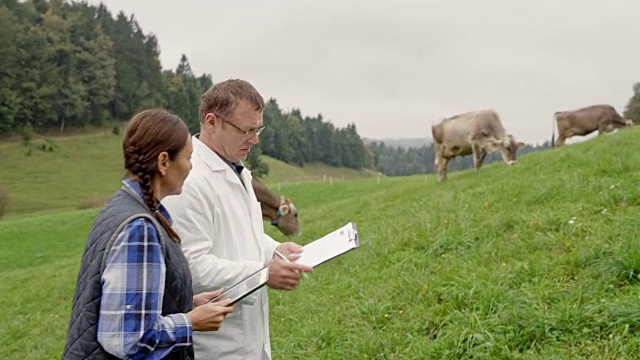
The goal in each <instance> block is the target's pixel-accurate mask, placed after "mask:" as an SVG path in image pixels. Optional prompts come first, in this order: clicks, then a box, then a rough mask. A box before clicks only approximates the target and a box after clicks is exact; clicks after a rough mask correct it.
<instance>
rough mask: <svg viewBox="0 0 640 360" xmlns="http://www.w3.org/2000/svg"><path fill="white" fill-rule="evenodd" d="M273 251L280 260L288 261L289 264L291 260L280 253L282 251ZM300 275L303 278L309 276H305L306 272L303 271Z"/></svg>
mask: <svg viewBox="0 0 640 360" xmlns="http://www.w3.org/2000/svg"><path fill="white" fill-rule="evenodd" d="M273 253H274V254H276V255H277V256H278V257H279V258H280V259H282V260H284V261H286V262H288V263H289V264H291V261H290V260H289V259H287V257H286V256H284V255H282V253H281V252H280V251H278V250H273ZM302 276H304V278H305V279H308V278H309V276H307V273H305V272H303V273H302Z"/></svg>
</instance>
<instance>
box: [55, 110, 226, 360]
mask: <svg viewBox="0 0 640 360" xmlns="http://www.w3.org/2000/svg"><path fill="white" fill-rule="evenodd" d="M122 147H123V152H124V162H125V168H126V169H127V170H128V172H129V176H128V177H127V178H126V179H124V180H123V185H122V188H121V189H120V190H118V191H117V192H116V193H115V194H114V195H113V197H112V198H111V199H110V200H109V201H108V202H107V203H106V204H105V206H104V208H103V209H102V210H101V211H100V213H99V214H98V216H97V217H96V219H95V221H94V223H93V227H92V229H91V232H90V234H89V237H88V240H87V243H86V246H85V250H84V255H83V257H82V263H81V265H80V271H79V274H78V281H77V286H76V292H75V295H74V298H73V308H72V314H71V321H70V323H69V330H68V334H67V342H66V346H65V349H64V352H63V354H62V358H63V359H125V358H126V359H193V345H192V333H193V331H212V330H213V331H216V330H218V329H219V328H220V326H221V324H222V321H223V320H224V318H225V316H226V314H228V313H230V312H232V311H233V307H232V306H229V305H228V300H223V301H221V302H210V300H211V299H213V298H214V297H216V296H217V295H219V294H220V293H221V292H222V289H221V290H218V291H214V292H204V293H201V294H198V295H195V296H194V295H193V292H192V286H191V273H190V271H189V265H188V262H187V259H186V258H185V257H184V254H183V253H182V249H181V245H180V237H179V236H178V234H176V232H175V231H173V229H172V228H171V222H172V221H171V217H170V215H169V213H168V212H167V211H166V209H165V208H164V206H163V205H162V203H161V200H162V199H163V198H164V197H165V196H168V195H177V194H180V192H181V191H182V185H183V183H184V181H185V179H186V177H187V175H188V174H189V171H190V170H191V152H192V144H191V136H190V134H189V130H188V128H187V126H186V125H185V123H184V122H183V121H182V119H180V118H179V117H178V116H176V115H174V114H171V113H169V112H168V111H166V110H162V109H152V110H145V111H142V112H140V113H139V114H137V115H135V116H134V117H133V118H132V119H131V121H130V122H129V124H128V126H127V129H126V130H125V136H124V141H123V145H122Z"/></svg>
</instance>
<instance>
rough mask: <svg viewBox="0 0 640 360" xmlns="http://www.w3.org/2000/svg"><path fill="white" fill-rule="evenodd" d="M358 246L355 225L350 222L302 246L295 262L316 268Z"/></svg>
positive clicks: (358, 241)
mask: <svg viewBox="0 0 640 360" xmlns="http://www.w3.org/2000/svg"><path fill="white" fill-rule="evenodd" d="M359 246H360V240H359V238H358V229H357V227H356V224H355V223H353V222H350V223H348V224H347V225H345V226H343V227H341V228H340V229H338V230H335V231H333V232H332V233H329V234H327V235H325V236H323V237H321V238H320V239H318V240H316V241H314V242H312V243H309V244H307V245H305V246H303V250H302V254H301V256H300V257H299V258H298V259H297V260H296V262H297V263H299V264H303V265H307V266H311V267H316V266H318V265H320V264H322V263H324V262H327V261H329V260H331V259H333V258H335V257H336V256H340V255H342V254H344V253H346V252H347V251H350V250H353V249H356V248H358V247H359Z"/></svg>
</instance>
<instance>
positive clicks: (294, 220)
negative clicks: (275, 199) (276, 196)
mask: <svg viewBox="0 0 640 360" xmlns="http://www.w3.org/2000/svg"><path fill="white" fill-rule="evenodd" d="M271 225H274V226H276V227H277V228H278V229H279V230H280V231H281V232H282V233H283V234H285V235H287V236H297V235H300V224H299V223H298V210H297V209H296V207H295V205H293V203H292V202H291V200H289V199H287V198H285V197H284V196H281V197H280V207H278V211H277V213H276V218H275V219H271Z"/></svg>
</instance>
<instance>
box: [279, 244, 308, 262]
mask: <svg viewBox="0 0 640 360" xmlns="http://www.w3.org/2000/svg"><path fill="white" fill-rule="evenodd" d="M276 251H278V252H280V254H282V255H284V256H286V257H287V258H288V259H289V260H291V261H295V260H296V259H297V258H299V257H300V255H299V254H300V253H301V252H302V246H300V245H298V244H296V243H294V242H285V243H282V244H280V245H278V247H277V248H276ZM273 258H274V259H276V258H277V256H276V254H275V253H273Z"/></svg>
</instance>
